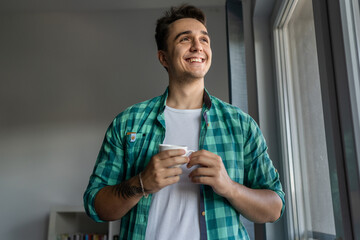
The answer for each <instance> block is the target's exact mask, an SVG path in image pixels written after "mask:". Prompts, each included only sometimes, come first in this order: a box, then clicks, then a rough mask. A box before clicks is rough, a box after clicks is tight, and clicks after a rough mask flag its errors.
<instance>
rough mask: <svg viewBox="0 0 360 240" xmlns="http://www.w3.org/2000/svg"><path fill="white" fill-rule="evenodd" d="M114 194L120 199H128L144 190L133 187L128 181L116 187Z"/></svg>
mask: <svg viewBox="0 0 360 240" xmlns="http://www.w3.org/2000/svg"><path fill="white" fill-rule="evenodd" d="M113 192H114V194H115V195H117V196H118V197H120V196H122V197H123V198H124V199H128V198H131V197H134V196H135V195H137V194H139V193H142V190H141V187H137V186H131V185H130V184H129V182H128V181H125V182H122V183H120V184H118V185H116V186H114V188H113Z"/></svg>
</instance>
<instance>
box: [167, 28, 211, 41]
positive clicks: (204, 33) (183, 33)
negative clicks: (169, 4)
mask: <svg viewBox="0 0 360 240" xmlns="http://www.w3.org/2000/svg"><path fill="white" fill-rule="evenodd" d="M200 32H201V33H202V34H203V35H206V36H209V34H208V33H207V32H206V31H200ZM190 33H192V31H190V30H188V31H184V32H181V33H178V34H177V35H176V36H175V39H174V40H176V39H178V38H179V37H180V36H181V35H186V34H190Z"/></svg>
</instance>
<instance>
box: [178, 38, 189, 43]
mask: <svg viewBox="0 0 360 240" xmlns="http://www.w3.org/2000/svg"><path fill="white" fill-rule="evenodd" d="M189 40H190V38H189V37H183V38H181V39H180V42H187V41H189Z"/></svg>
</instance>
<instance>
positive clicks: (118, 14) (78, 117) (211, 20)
mask: <svg viewBox="0 0 360 240" xmlns="http://www.w3.org/2000/svg"><path fill="white" fill-rule="evenodd" d="M204 10H205V12H206V13H207V17H208V30H209V32H210V35H211V38H212V49H213V65H212V68H211V70H210V72H209V73H208V76H207V77H206V80H205V81H206V86H207V88H208V90H209V91H210V93H212V94H213V95H215V96H218V97H220V98H222V99H223V100H225V101H228V77H227V50H226V29H225V8H224V7H223V6H221V7H213V8H208V9H204ZM162 12H163V10H162V9H152V10H126V11H112V12H70V13H65V12H52V13H51V12H46V13H44V12H43V13H2V14H1V15H0V112H1V115H0V162H1V167H0V191H1V198H0V215H1V216H2V217H1V220H0V236H1V239H8V240H12V239H30V240H32V239H34V240H39V239H45V238H46V236H47V227H48V222H47V221H48V215H49V211H50V208H51V207H53V206H58V205H82V194H83V191H84V190H85V188H86V185H87V181H88V178H89V176H90V173H91V171H92V168H93V164H94V162H95V159H96V155H97V153H98V150H99V148H100V144H101V141H102V138H103V134H104V132H105V130H106V128H107V126H108V124H109V123H110V121H111V120H112V119H113V117H114V116H115V115H116V114H118V113H119V112H120V111H122V110H123V109H124V108H125V107H127V106H129V105H131V104H133V103H136V102H139V101H142V100H145V99H148V98H151V97H154V96H157V95H159V94H162V93H163V91H164V90H165V88H166V86H167V74H166V72H165V70H164V69H163V68H162V67H161V65H160V64H159V63H158V61H157V58H156V45H155V40H154V28H155V22H156V19H157V18H158V17H159V16H160V15H161V13H162Z"/></svg>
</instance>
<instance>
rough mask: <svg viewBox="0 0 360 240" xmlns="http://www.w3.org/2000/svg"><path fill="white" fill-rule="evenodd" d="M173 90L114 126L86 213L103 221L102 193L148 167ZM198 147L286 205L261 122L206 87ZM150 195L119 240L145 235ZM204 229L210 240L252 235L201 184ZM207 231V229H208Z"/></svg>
mask: <svg viewBox="0 0 360 240" xmlns="http://www.w3.org/2000/svg"><path fill="white" fill-rule="evenodd" d="M167 96H168V89H167V90H166V91H165V93H164V94H163V95H162V96H159V97H155V98H153V99H151V100H148V101H145V102H142V103H138V104H135V105H133V106H131V107H129V108H128V109H126V110H125V111H123V112H122V113H120V114H119V115H118V116H117V117H116V118H115V119H114V120H113V122H112V123H111V124H110V126H109V128H108V129H107V131H106V134H105V138H104V141H103V144H102V147H101V149H100V152H99V155H98V158H97V161H96V164H95V167H94V170H93V173H92V175H91V176H90V180H89V185H88V187H87V189H86V191H85V193H84V207H85V210H86V212H87V214H88V215H89V216H90V217H91V218H93V219H94V220H95V221H98V222H101V219H100V218H99V217H98V215H97V213H96V211H95V208H94V199H95V196H96V194H97V193H98V191H99V190H100V189H101V188H103V187H105V186H108V185H116V184H118V183H121V182H123V181H125V180H127V179H129V178H131V177H133V176H135V175H137V174H139V173H140V172H141V171H143V170H144V168H145V166H146V165H147V164H148V162H149V161H150V159H151V157H152V156H153V155H155V154H157V153H158V145H159V144H160V143H162V142H163V140H164V138H165V120H164V109H165V106H166V99H167ZM199 149H205V150H208V151H210V152H213V153H215V154H217V155H219V156H220V157H221V158H222V160H223V162H224V166H225V168H226V170H227V172H228V174H229V176H230V178H231V179H232V180H233V181H236V182H238V183H240V184H243V185H245V186H247V187H249V188H253V189H270V190H273V191H274V192H276V193H277V194H278V195H279V196H280V198H281V200H282V202H283V207H282V210H281V215H282V214H283V212H284V208H285V199H284V192H283V190H282V186H281V183H280V180H279V174H278V172H277V170H276V169H275V168H274V166H273V164H272V161H271V160H270V158H269V156H268V154H267V146H266V143H265V140H264V138H263V135H262V133H261V131H260V129H259V127H258V125H257V124H256V122H255V121H254V120H253V119H252V118H251V117H250V116H249V115H247V114H245V113H244V112H242V111H241V110H240V109H239V108H237V107H234V106H232V105H230V104H228V103H225V102H223V101H221V100H219V99H218V98H216V97H213V96H211V95H209V93H208V92H207V90H205V91H204V104H203V108H202V120H201V130H200V138H199ZM150 204H151V194H150V196H149V197H148V198H142V199H141V200H140V201H139V202H138V204H137V205H136V206H134V207H133V208H132V209H131V210H130V211H129V212H128V213H127V214H126V215H125V216H124V217H122V219H121V228H120V239H144V238H145V231H146V226H147V223H148V222H147V219H148V214H149V208H150ZM200 205H201V206H200V211H202V212H203V213H205V214H200V217H201V218H203V219H200V230H201V235H202V236H205V237H207V239H226V240H228V239H249V236H248V233H247V231H246V229H245V227H244V225H243V224H242V222H241V221H240V219H239V215H240V213H239V212H237V211H236V210H235V209H234V208H233V207H232V206H231V205H230V203H229V202H228V201H227V200H226V199H225V198H223V197H221V196H219V195H217V194H216V193H215V192H214V191H213V190H212V188H211V187H210V186H201V204H200ZM204 232H205V233H204Z"/></svg>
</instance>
